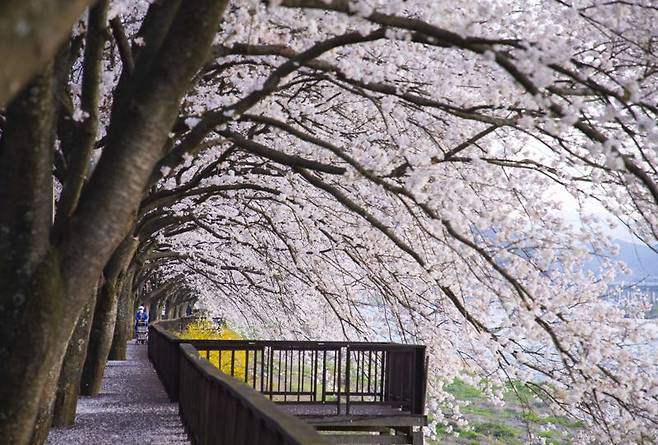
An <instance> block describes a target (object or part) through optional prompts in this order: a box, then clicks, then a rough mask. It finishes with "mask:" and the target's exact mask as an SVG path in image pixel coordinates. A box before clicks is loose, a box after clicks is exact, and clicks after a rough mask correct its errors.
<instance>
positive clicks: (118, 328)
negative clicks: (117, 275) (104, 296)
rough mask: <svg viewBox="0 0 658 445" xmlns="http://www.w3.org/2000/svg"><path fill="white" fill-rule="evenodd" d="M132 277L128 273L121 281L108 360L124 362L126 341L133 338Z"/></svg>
mask: <svg viewBox="0 0 658 445" xmlns="http://www.w3.org/2000/svg"><path fill="white" fill-rule="evenodd" d="M132 277H133V273H132V272H130V273H128V274H127V275H126V276H125V277H124V279H123V280H122V281H123V282H122V285H121V289H120V292H119V303H118V309H117V316H116V321H115V323H116V325H115V328H114V337H113V339H112V348H111V349H110V356H109V358H110V360H125V359H126V353H127V348H128V341H129V340H130V339H132V338H133V321H132V320H133V299H132V295H131V293H130V290H131V288H132ZM128 283H130V285H129V284H128Z"/></svg>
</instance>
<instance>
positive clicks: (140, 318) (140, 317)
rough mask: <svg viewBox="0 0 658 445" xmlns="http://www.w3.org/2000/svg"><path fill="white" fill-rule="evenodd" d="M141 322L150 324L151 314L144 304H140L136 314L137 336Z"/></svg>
mask: <svg viewBox="0 0 658 445" xmlns="http://www.w3.org/2000/svg"><path fill="white" fill-rule="evenodd" d="M140 322H142V323H144V324H148V322H149V314H148V312H146V311H145V310H144V306H140V307H139V309H138V310H137V313H136V314H135V337H137V326H139V324H140Z"/></svg>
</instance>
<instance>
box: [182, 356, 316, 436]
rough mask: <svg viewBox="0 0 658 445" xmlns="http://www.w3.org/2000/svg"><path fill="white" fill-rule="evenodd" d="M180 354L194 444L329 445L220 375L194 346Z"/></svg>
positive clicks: (249, 390) (185, 408) (184, 410)
mask: <svg viewBox="0 0 658 445" xmlns="http://www.w3.org/2000/svg"><path fill="white" fill-rule="evenodd" d="M178 348H179V351H180V354H179V359H180V374H179V377H180V383H179V387H178V391H179V400H178V403H179V407H180V415H181V419H182V421H183V424H184V425H185V427H186V428H187V430H188V433H189V435H190V438H191V439H192V442H193V443H195V444H226V445H256V444H272V445H275V444H277V445H278V444H281V445H325V444H328V443H329V442H327V441H326V440H325V439H324V438H323V437H322V436H321V435H320V434H318V433H317V432H316V431H315V429H314V428H313V427H312V426H311V425H309V424H307V423H305V422H303V421H301V420H300V419H299V418H297V417H295V416H293V415H291V414H288V413H286V412H284V411H282V410H281V409H280V408H279V407H278V406H276V405H275V404H274V403H273V402H271V401H269V400H268V399H266V398H264V397H263V396H262V395H260V394H259V393H258V392H256V391H255V390H253V389H252V388H250V387H248V386H247V385H245V384H244V383H242V382H240V381H239V380H237V379H235V378H233V377H230V376H228V375H227V374H224V373H222V372H220V371H219V370H218V369H217V368H215V367H214V366H213V365H212V364H210V362H208V361H207V360H204V359H203V358H201V357H200V356H199V353H198V352H197V350H196V349H194V347H193V346H192V345H190V344H180V345H178Z"/></svg>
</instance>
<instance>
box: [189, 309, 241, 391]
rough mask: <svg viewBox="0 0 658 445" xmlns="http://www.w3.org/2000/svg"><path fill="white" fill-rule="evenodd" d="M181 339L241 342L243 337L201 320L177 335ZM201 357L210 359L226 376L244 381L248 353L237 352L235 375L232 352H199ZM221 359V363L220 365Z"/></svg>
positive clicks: (208, 321)
mask: <svg viewBox="0 0 658 445" xmlns="http://www.w3.org/2000/svg"><path fill="white" fill-rule="evenodd" d="M177 336H178V337H179V338H182V339H185V340H240V339H242V337H241V336H240V335H239V334H238V333H237V332H235V331H233V330H232V329H229V328H228V327H225V326H222V327H217V326H215V325H214V324H213V322H212V321H210V320H206V319H199V320H196V321H193V322H192V323H190V324H189V325H187V327H186V328H185V330H184V331H183V332H179V333H177ZM199 355H200V356H201V357H203V358H206V359H208V361H209V362H210V363H212V364H213V366H215V367H216V368H218V369H219V370H220V371H222V372H223V373H225V374H228V375H233V376H234V377H235V378H237V379H240V380H244V378H245V363H246V352H245V351H235V357H234V362H233V373H232V374H231V351H226V350H222V351H207V350H199ZM220 359H221V363H220Z"/></svg>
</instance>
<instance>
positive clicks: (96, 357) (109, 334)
mask: <svg viewBox="0 0 658 445" xmlns="http://www.w3.org/2000/svg"><path fill="white" fill-rule="evenodd" d="M136 249H137V240H136V239H135V238H132V237H128V238H126V239H125V240H124V241H123V242H122V243H121V245H120V246H119V248H118V249H117V251H116V252H115V253H114V255H113V256H112V259H111V260H110V262H109V263H108V265H107V267H106V268H105V282H104V283H103V286H102V287H101V291H100V293H99V296H98V300H97V301H96V308H95V310H94V321H93V325H92V328H91V335H90V339H89V348H88V350H87V358H86V359H85V362H84V369H83V371H82V379H81V381H80V393H81V394H83V395H96V394H98V392H99V391H100V389H101V383H102V382H103V373H104V371H105V365H106V363H107V359H108V355H109V353H110V347H111V345H112V341H113V338H114V335H115V324H116V320H117V306H118V291H119V289H118V286H119V287H120V285H121V280H120V277H119V275H120V274H121V273H122V271H124V270H125V269H126V268H127V265H128V263H129V261H130V259H131V258H132V256H133V255H134V253H135V250H136Z"/></svg>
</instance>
